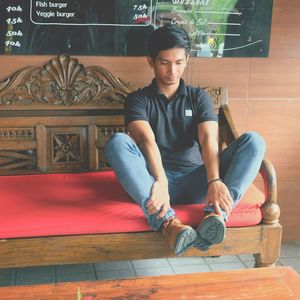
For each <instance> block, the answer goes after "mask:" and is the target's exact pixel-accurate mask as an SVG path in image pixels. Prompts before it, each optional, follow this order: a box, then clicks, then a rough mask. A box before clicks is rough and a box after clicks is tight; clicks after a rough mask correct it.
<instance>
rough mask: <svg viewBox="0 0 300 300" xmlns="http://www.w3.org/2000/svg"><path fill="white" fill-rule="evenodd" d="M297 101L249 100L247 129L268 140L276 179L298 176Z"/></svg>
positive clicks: (299, 126) (299, 107)
mask: <svg viewBox="0 0 300 300" xmlns="http://www.w3.org/2000/svg"><path fill="white" fill-rule="evenodd" d="M299 112H300V101H286V100H274V101H272V100H264V101H250V102H249V111H248V122H247V129H248V130H249V129H251V130H256V131H258V132H259V133H261V134H262V136H264V138H265V140H266V143H267V156H268V158H269V159H270V160H271V161H272V162H273V163H274V165H275V168H276V172H277V179H278V180H279V181H280V182H281V181H286V180H289V181H293V180H295V179H296V178H298V179H299V180H300V159H299V153H300V123H299Z"/></svg>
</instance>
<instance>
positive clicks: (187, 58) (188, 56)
mask: <svg viewBox="0 0 300 300" xmlns="http://www.w3.org/2000/svg"><path fill="white" fill-rule="evenodd" d="M189 58H190V55H189V54H188V55H187V56H186V64H187V63H188V61H189Z"/></svg>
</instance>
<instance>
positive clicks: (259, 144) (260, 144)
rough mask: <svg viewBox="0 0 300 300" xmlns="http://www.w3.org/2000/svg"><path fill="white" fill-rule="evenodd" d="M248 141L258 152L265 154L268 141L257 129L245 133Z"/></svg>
mask: <svg viewBox="0 0 300 300" xmlns="http://www.w3.org/2000/svg"><path fill="white" fill-rule="evenodd" d="M244 136H245V138H246V140H247V142H248V143H249V144H250V145H251V148H252V149H253V151H254V152H255V153H256V154H260V155H262V156H263V155H264V154H265V151H266V143H265V140H264V138H263V137H262V136H261V135H260V134H259V133H257V132H255V131H248V132H246V133H245V134H244Z"/></svg>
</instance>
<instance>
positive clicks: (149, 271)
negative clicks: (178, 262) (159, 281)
mask: <svg viewBox="0 0 300 300" xmlns="http://www.w3.org/2000/svg"><path fill="white" fill-rule="evenodd" d="M135 272H136V275H137V276H158V275H172V274H174V272H173V270H172V269H171V267H156V268H138V269H136V270H135Z"/></svg>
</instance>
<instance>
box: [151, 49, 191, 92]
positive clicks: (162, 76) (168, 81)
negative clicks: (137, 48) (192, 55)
mask: <svg viewBox="0 0 300 300" xmlns="http://www.w3.org/2000/svg"><path fill="white" fill-rule="evenodd" d="M187 61H188V57H187V56H186V53H185V49H182V48H172V49H167V50H162V51H160V52H159V53H158V55H157V56H156V58H155V60H154V61H153V59H152V58H151V57H148V63H149V65H150V66H151V67H152V68H153V70H154V74H155V77H156V81H157V84H158V86H165V87H166V86H171V85H178V84H179V81H180V78H181V76H182V74H183V72H184V70H185V67H186V65H187Z"/></svg>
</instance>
